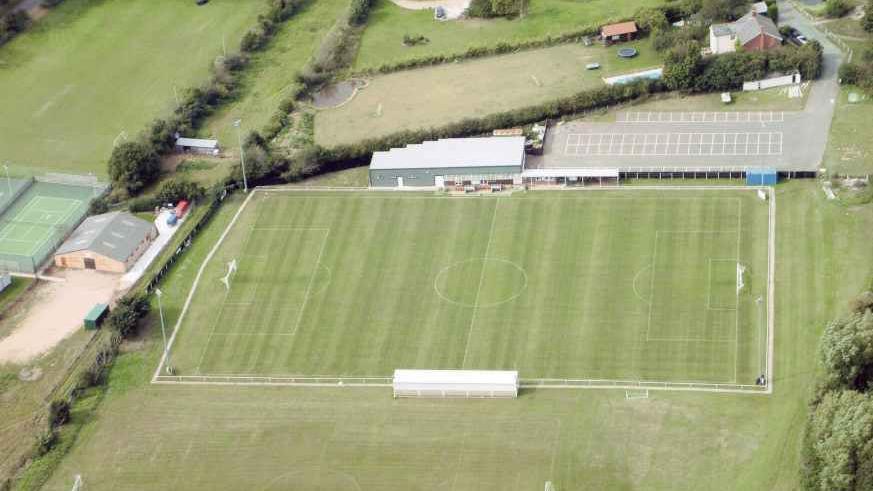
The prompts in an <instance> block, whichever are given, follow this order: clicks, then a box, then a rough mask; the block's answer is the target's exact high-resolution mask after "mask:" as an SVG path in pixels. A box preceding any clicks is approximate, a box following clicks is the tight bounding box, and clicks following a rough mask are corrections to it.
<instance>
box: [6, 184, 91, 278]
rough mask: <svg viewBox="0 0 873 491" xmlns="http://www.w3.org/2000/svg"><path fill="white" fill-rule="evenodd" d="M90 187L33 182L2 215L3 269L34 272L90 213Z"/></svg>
mask: <svg viewBox="0 0 873 491" xmlns="http://www.w3.org/2000/svg"><path fill="white" fill-rule="evenodd" d="M97 192H98V191H97V190H95V188H94V187H90V186H77V185H69V184H58V183H49V182H40V181H36V182H33V183H32V185H30V186H29V187H28V188H27V189H26V190H25V191H24V192H23V193H21V195H20V196H19V197H18V198H17V199H16V200H14V201H13V202H12V203H10V205H9V207H8V208H7V209H6V210H5V211H3V213H2V215H0V268H2V269H6V270H9V271H13V272H21V273H32V272H34V271H35V270H36V269H37V268H38V266H39V265H40V264H42V263H43V262H44V261H45V260H46V259H48V257H49V256H50V255H51V252H52V251H53V250H54V249H55V248H56V247H57V246H58V245H59V244H60V243H61V242H62V241H63V239H64V238H65V237H66V236H67V234H68V233H69V232H70V231H71V230H72V229H73V228H74V227H75V226H76V225H77V224H78V223H79V221H80V220H81V219H82V217H84V216H85V214H86V213H87V211H88V204H89V203H90V201H91V199H92V198H93V196H94V195H95V194H96V193H97Z"/></svg>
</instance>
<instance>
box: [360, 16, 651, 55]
mask: <svg viewBox="0 0 873 491" xmlns="http://www.w3.org/2000/svg"><path fill="white" fill-rule="evenodd" d="M662 3H663V0H586V1H584V2H579V1H573V0H532V1H531V2H530V6H529V10H528V12H527V15H525V17H524V18H523V19H516V20H507V19H488V20H485V19H469V20H460V21H449V22H439V21H436V20H434V18H433V11H431V10H408V9H404V8H402V7H399V6H397V5H395V4H393V3H391V1H390V0H378V1H377V2H376V5H375V7H374V8H373V11H372V12H371V13H370V20H369V21H368V23H367V29H366V31H364V36H363V38H362V40H361V48H360V50H359V51H358V57H357V59H356V61H355V64H354V66H353V69H354V70H361V69H366V68H376V67H378V66H380V65H382V64H386V63H395V62H398V61H401V60H409V59H414V58H421V57H425V56H431V55H436V54H446V55H448V54H455V53H461V52H463V51H465V50H466V49H467V48H470V47H472V46H491V45H494V44H497V43H498V42H501V41H505V42H517V41H523V40H526V39H538V38H542V37H545V36H547V35H550V34H551V35H558V34H562V33H565V32H568V31H573V30H577V29H579V28H581V27H584V26H590V25H595V24H598V23H600V22H603V21H606V20H609V19H617V18H625V17H630V16H631V15H633V14H634V12H636V11H637V9H638V8H640V7H653V6H657V5H660V4H662ZM404 34H409V35H412V36H417V35H421V36H424V37H426V38H428V39H429V40H430V42H429V43H428V44H425V45H418V46H415V47H411V48H410V47H405V46H403V45H402V43H401V41H403V36H404Z"/></svg>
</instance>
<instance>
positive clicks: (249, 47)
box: [109, 0, 310, 199]
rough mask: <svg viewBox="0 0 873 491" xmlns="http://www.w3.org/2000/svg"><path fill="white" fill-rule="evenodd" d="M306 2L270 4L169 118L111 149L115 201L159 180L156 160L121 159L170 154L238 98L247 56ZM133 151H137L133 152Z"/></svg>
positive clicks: (282, 0)
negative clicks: (185, 136) (182, 139)
mask: <svg viewBox="0 0 873 491" xmlns="http://www.w3.org/2000/svg"><path fill="white" fill-rule="evenodd" d="M308 1H310V0H268V4H269V9H268V11H267V13H266V14H263V15H260V16H258V21H257V24H256V25H255V26H254V27H253V28H251V29H250V30H249V31H248V32H247V33H246V34H245V35H244V36H243V39H242V41H241V42H240V53H239V54H236V55H231V56H228V57H226V58H224V59H222V60H221V61H219V62H216V63H215V64H213V65H212V77H211V79H210V80H209V82H207V83H206V84H205V85H203V86H201V87H195V88H192V89H188V90H187V91H186V92H185V94H184V96H183V99H182V101H181V102H180V103H179V106H178V107H177V108H176V109H175V111H174V112H173V115H172V116H171V117H170V118H168V119H157V120H155V121H153V122H152V124H151V125H150V126H149V127H148V128H147V129H146V130H145V131H144V132H143V134H141V135H140V137H139V138H138V139H137V140H135V141H132V142H126V143H125V144H122V145H119V146H117V147H115V148H114V149H113V151H112V156H111V157H110V160H109V162H110V168H109V175H110V176H112V177H113V187H114V188H115V193H117V194H116V198H118V199H123V198H126V197H127V195H130V194H136V193H137V192H139V191H140V190H142V189H143V188H145V187H146V186H148V184H150V183H151V182H154V180H155V179H157V177H158V174H157V172H153V171H152V170H153V168H154V165H153V163H154V159H141V160H139V161H133V160H132V159H130V158H126V157H125V154H131V155H143V154H144V155H155V156H157V157H160V156H162V155H166V154H167V153H169V152H170V151H172V150H173V148H174V146H175V139H176V134H177V133H178V134H188V133H191V132H192V131H194V130H196V129H197V128H198V127H199V126H200V125H201V124H202V123H203V121H204V120H205V119H206V117H207V116H209V115H210V114H212V113H213V112H214V111H215V110H216V109H217V108H218V107H219V106H220V105H222V104H224V103H225V102H227V101H229V100H231V99H232V98H234V97H236V95H237V89H238V88H239V84H240V78H241V72H242V71H243V70H244V69H245V68H246V66H247V65H248V63H249V56H250V55H251V54H253V53H255V52H257V51H260V50H263V49H264V48H265V47H266V46H267V44H268V43H269V41H270V40H271V39H272V37H273V36H274V35H275V33H276V30H277V29H278V25H279V24H280V23H283V22H286V21H287V20H288V19H290V18H292V17H293V16H294V15H295V14H296V13H298V12H299V11H300V10H301V9H302V7H303V6H304V5H305V4H306V2H308ZM131 146H138V147H139V148H138V149H134V150H136V151H133V152H132V151H131ZM120 190H124V191H126V192H122V191H120ZM118 193H120V194H118Z"/></svg>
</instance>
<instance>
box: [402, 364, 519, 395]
mask: <svg viewBox="0 0 873 491" xmlns="http://www.w3.org/2000/svg"><path fill="white" fill-rule="evenodd" d="M393 386H394V397H395V398H398V397H430V398H450V397H453V398H481V399H491V398H515V397H518V372H517V371H514V370H511V371H510V370H403V369H398V370H394V380H393Z"/></svg>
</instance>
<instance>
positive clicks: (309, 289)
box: [259, 229, 330, 335]
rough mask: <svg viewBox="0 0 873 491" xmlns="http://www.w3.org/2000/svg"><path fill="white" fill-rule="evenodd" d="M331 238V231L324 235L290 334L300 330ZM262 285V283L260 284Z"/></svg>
mask: <svg viewBox="0 0 873 491" xmlns="http://www.w3.org/2000/svg"><path fill="white" fill-rule="evenodd" d="M328 238H330V229H327V232H326V233H325V234H324V238H323V239H322V240H321V248H320V249H319V250H318V257H317V258H316V259H315V267H314V268H312V276H310V277H309V282H308V283H307V285H306V291H305V293H304V294H303V304H302V305H301V306H300V311H299V313H298V315H297V322H296V323H295V324H294V330H293V331H291V333H290V334H292V335H293V334H296V333H297V330H298V329H299V328H300V322H301V321H302V320H303V313H304V312H305V311H306V305H307V303H308V302H309V297H310V296H312V284H313V283H315V277H316V276H318V267H319V266H320V265H321V258H322V256H323V255H324V248H325V247H326V246H327V239H328ZM259 285H260V283H259Z"/></svg>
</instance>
